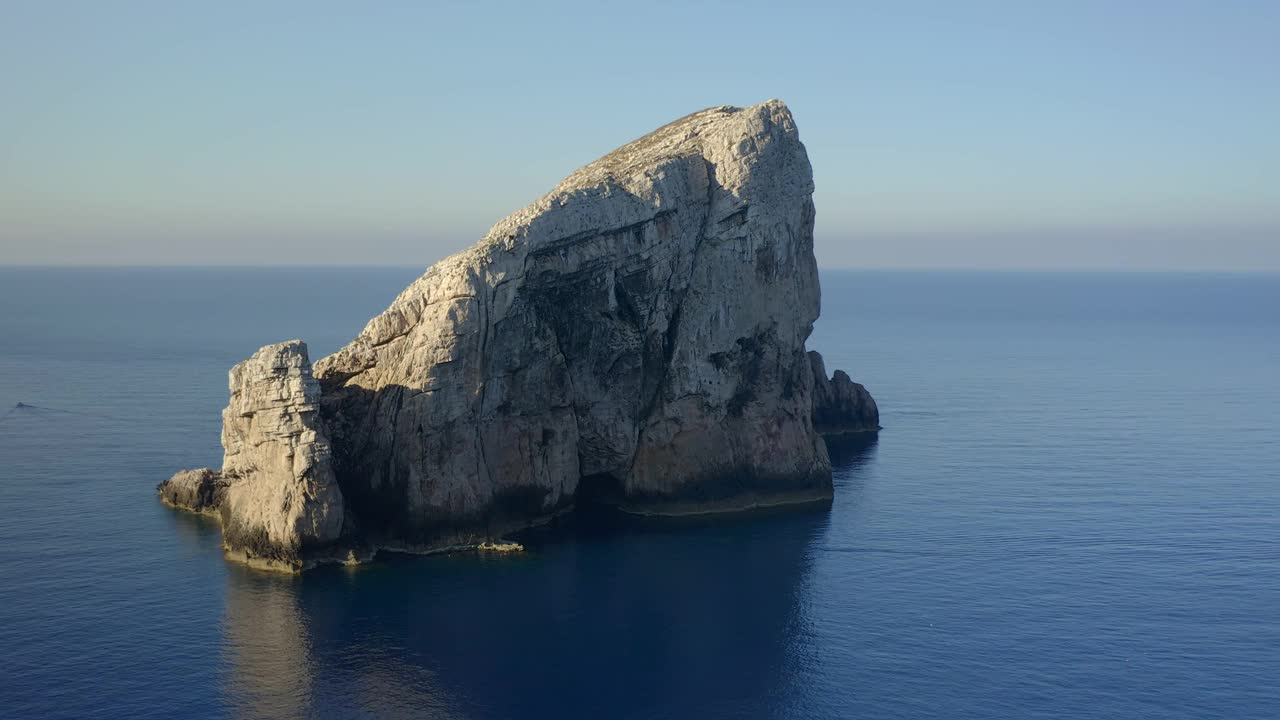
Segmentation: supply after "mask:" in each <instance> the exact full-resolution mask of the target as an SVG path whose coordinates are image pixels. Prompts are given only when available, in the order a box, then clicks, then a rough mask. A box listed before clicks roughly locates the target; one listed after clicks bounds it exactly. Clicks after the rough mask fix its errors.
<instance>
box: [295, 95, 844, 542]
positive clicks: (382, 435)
mask: <svg viewBox="0 0 1280 720" xmlns="http://www.w3.org/2000/svg"><path fill="white" fill-rule="evenodd" d="M812 192H813V178H812V172H811V169H810V165H809V160H808V157H807V155H806V154H805V150H804V146H803V145H802V144H801V143H800V139H799V135H798V134H797V132H796V126H795V123H794V121H793V120H792V117H791V113H790V111H789V110H788V109H787V108H786V106H785V105H783V104H782V103H781V102H777V101H770V102H767V103H764V104H762V105H758V106H755V107H752V108H748V109H738V108H731V107H719V108H712V109H709V110H704V111H702V112H698V113H694V114H692V115H690V116H688V117H685V118H683V119H681V120H678V121H676V122H674V123H671V124H670V125H667V126H665V127H663V128H661V129H659V130H657V131H656V132H654V133H652V134H650V135H648V136H645V137H644V138H641V139H640V140H637V141H635V142H633V143H631V144H629V145H625V146H623V147H622V148H619V149H618V150H617V151H615V152H613V153H611V154H610V155H608V156H606V157H604V158H602V159H600V160H598V161H596V162H594V163H592V164H590V165H588V166H586V167H584V168H582V169H581V170H579V171H577V172H575V173H574V174H573V175H571V176H570V177H569V178H567V179H566V180H565V181H564V182H562V183H561V184H560V186H559V187H557V188H556V189H555V190H553V191H552V192H550V193H549V194H547V195H545V196H544V197H542V198H541V199H540V200H538V201H537V202H535V203H533V204H532V205H530V206H529V207H527V208H525V209H524V210H521V211H519V212H517V213H515V214H514V215H512V216H510V217H508V218H507V219H505V220H503V221H501V222H499V223H498V224H497V225H495V226H494V227H493V229H492V230H490V231H489V233H488V234H487V235H486V236H485V238H484V239H483V240H482V241H481V242H480V243H479V244H478V245H476V246H474V247H472V248H471V249H469V250H466V251H464V252H462V253H459V254H457V255H454V256H452V257H450V258H447V259H445V260H443V261H441V262H440V263H437V264H436V265H435V266H434V267H432V268H431V269H429V270H428V271H427V273H426V274H425V275H424V276H423V277H422V278H420V279H419V280H417V281H416V282H414V283H413V284H412V285H411V286H410V287H409V288H408V289H406V290H405V291H404V292H403V293H401V295H400V297H399V298H397V299H396V300H395V302H394V303H392V305H391V307H390V308H388V309H387V310H386V312H384V313H382V314H381V315H379V316H378V317H375V318H374V319H373V320H371V321H370V322H369V324H368V326H367V327H366V328H365V329H364V331H363V332H362V333H361V334H360V335H359V337H357V338H356V339H355V340H354V341H353V342H352V343H351V344H350V345H348V346H347V347H345V348H343V349H342V350H340V351H338V352H337V353H335V354H334V355H332V356H330V357H327V358H324V359H323V360H321V361H319V362H318V363H317V364H316V375H317V377H318V378H319V379H320V382H321V385H322V386H323V388H324V393H323V394H324V401H323V405H324V414H325V418H326V421H327V422H328V424H329V427H330V431H331V435H332V437H333V442H334V447H335V459H336V465H335V467H336V469H337V472H338V475H339V481H340V483H341V484H342V486H343V488H344V492H345V493H346V495H347V499H348V501H349V502H350V504H351V508H352V510H353V511H354V512H355V513H356V514H357V515H359V516H360V517H361V518H362V521H363V522H362V525H363V526H365V527H368V528H370V529H371V530H372V529H373V528H377V530H376V531H373V532H376V533H378V534H380V535H381V536H380V537H378V538H377V542H378V543H379V544H390V545H404V546H411V547H423V546H433V545H439V544H447V543H453V542H466V541H470V540H476V539H481V538H485V537H489V536H491V535H493V534H495V533H500V532H501V531H502V530H504V529H506V528H509V527H512V526H520V525H524V524H527V523H528V522H529V521H530V520H531V519H534V518H538V517H543V516H546V515H549V514H551V513H554V512H556V511H557V510H559V509H562V508H564V507H567V506H568V505H570V504H571V503H572V502H573V499H574V496H575V494H576V493H577V491H578V488H579V484H580V482H582V483H590V484H592V485H593V486H595V487H594V488H593V489H592V492H593V493H600V494H606V495H610V496H612V497H614V499H615V500H616V501H617V502H619V503H620V504H622V505H623V506H624V507H626V508H630V509H635V510H642V511H655V512H687V511H709V510H720V509H730V508H740V507H749V506H753V505H757V504H771V503H779V502H794V501H810V500H817V499H822V498H827V497H829V496H830V493H831V474H830V467H829V463H828V461H827V455H826V450H825V448H824V446H823V443H822V441H821V439H820V437H819V436H818V434H817V433H816V432H815V431H814V428H813V423H812V419H811V409H812V403H811V400H810V391H811V386H812V374H811V371H810V368H809V364H808V360H807V359H806V357H805V354H804V341H805V338H807V337H808V335H809V333H810V331H811V330H812V327H813V321H814V320H815V319H816V318H817V316H818V297H819V288H818V276H817V266H816V263H815V261H814V256H813V221H814V209H813V202H812V199H811V196H812Z"/></svg>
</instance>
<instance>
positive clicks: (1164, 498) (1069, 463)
mask: <svg viewBox="0 0 1280 720" xmlns="http://www.w3.org/2000/svg"><path fill="white" fill-rule="evenodd" d="M416 274H417V271H415V270H409V269H381V270H370V269H323V270H322V269H297V270H25V269H24V270H19V269H4V270H0V308H2V309H3V312H2V313H0V413H4V412H9V414H8V415H5V416H4V418H3V419H0V717H13V718H43V717H51V718H95V717H111V718H115V717H121V718H151V717H154V718H169V717H193V718H199V717H271V718H274V717H298V716H317V717H447V718H455V717H456V718H471V717H475V718H508V717H548V718H552V717H554V718H562V717H583V718H597V717H622V718H650V717H656V718H676V717H696V718H717V717H720V718H731V717H744V716H761V717H779V718H846V717H875V718H989V717H1009V718H1162V719H1164V718H1188V719H1190V718H1196V719H1200V718H1232V719H1236V720H1239V719H1246V718H1258V719H1262V718H1267V719H1272V718H1276V717H1280V278H1278V277H1276V276H1211V275H1090V274H981V273H834V272H833V273H826V274H825V275H824V276H823V284H824V287H823V290H824V294H823V305H824V315H823V318H822V320H821V321H820V322H819V325H818V328H817V330H816V331H815V334H814V337H813V339H812V340H811V342H810V346H811V347H814V348H817V349H819V350H821V351H823V352H824V354H825V355H826V356H827V366H828V368H832V367H843V368H846V369H848V370H849V371H850V372H851V374H852V375H853V376H854V377H855V378H856V379H858V380H860V381H862V382H865V383H866V384H867V385H868V387H869V388H870V389H871V391H872V392H873V393H874V394H875V396H876V398H877V399H878V401H879V403H880V406H881V409H882V411H883V421H882V422H883V424H884V425H885V430H884V431H883V432H882V433H881V434H880V437H879V440H878V442H875V443H873V444H870V445H869V446H864V447H841V448H837V450H838V452H837V453H836V455H837V456H838V457H837V459H838V468H837V474H836V493H837V494H836V500H835V503H834V505H833V507H832V508H831V509H830V510H829V511H819V512H800V513H795V512H791V513H780V514H770V515H767V516H763V517H752V518H740V519H734V520H728V521H720V522H712V523H705V522H703V523H681V524H671V523H661V524H657V525H641V526H639V527H627V528H620V529H616V530H609V529H604V528H600V527H587V528H581V529H579V530H577V531H574V532H570V531H564V532H559V533H551V534H545V535H538V536H535V537H533V538H531V541H530V552H528V553H526V554H524V555H522V556H519V557H502V558H485V557H476V556H472V555H457V556H448V557H431V558H412V557H410V558H406V557H394V556H393V557H387V558H383V559H381V560H380V561H379V562H377V563H374V564H373V565H371V566H368V567H364V568H360V569H357V570H354V571H348V570H344V569H338V568H330V569H325V570H321V571H317V572H315V573H312V574H308V575H305V576H303V577H301V578H287V577H279V576H274V575H268V574H261V573H257V572H253V571H250V570H246V569H243V568H240V567H237V566H232V565H228V564H226V563H225V562H223V560H222V559H221V556H220V553H219V548H218V531H217V528H216V526H215V525H213V524H211V523H210V522H209V521H207V520H203V519H201V518H196V517H190V516H185V515H182V514H178V513H175V512H173V511H170V510H168V509H166V508H165V507H163V506H162V505H160V503H159V502H157V501H156V499H155V497H154V486H155V484H156V483H157V482H158V481H160V480H161V479H163V478H165V477H167V476H168V475H169V474H170V473H171V472H172V471H173V470H175V469H177V468H180V467H191V466H197V465H216V464H217V462H218V461H219V458H220V448H219V446H218V427H219V420H218V412H219V410H220V408H221V407H222V405H223V404H224V403H225V401H226V387H225V382H226V370H227V368H228V367H230V365H232V364H233V363H234V362H236V361H238V360H240V359H242V358H244V357H246V356H247V355H248V354H249V353H250V352H252V351H253V350H254V349H256V348H257V347H258V346H260V345H262V344H265V343H268V342H275V341H279V340H282V339H286V338H289V337H295V336H300V337H303V338H305V339H307V340H308V341H309V342H310V344H311V347H312V353H313V357H319V356H320V355H322V354H324V353H326V352H329V351H331V350H333V349H335V348H336V347H338V346H339V345H340V344H342V343H343V342H345V341H346V340H347V339H349V338H350V337H351V336H353V335H354V334H355V333H356V332H357V331H358V330H359V328H360V327H361V326H362V324H363V323H364V321H365V320H366V319H367V318H368V317H369V316H371V315H372V314H373V313H374V312H376V311H378V310H380V309H381V308H382V307H384V306H385V304H386V303H387V302H388V301H390V299H391V298H392V297H393V296H394V295H395V294H396V293H397V292H398V291H399V290H400V289H401V287H403V285H404V284H405V283H407V282H408V281H409V280H410V279H411V278H412V277H414V276H416ZM19 401H21V402H24V403H29V404H32V405H35V406H36V407H34V408H25V409H21V410H14V411H9V408H12V407H13V405H14V404H15V403H17V402H19Z"/></svg>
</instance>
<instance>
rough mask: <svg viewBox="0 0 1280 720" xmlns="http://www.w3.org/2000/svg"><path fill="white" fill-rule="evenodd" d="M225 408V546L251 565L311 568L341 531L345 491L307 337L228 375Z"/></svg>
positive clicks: (260, 354) (264, 352)
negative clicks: (339, 479) (323, 420)
mask: <svg viewBox="0 0 1280 720" xmlns="http://www.w3.org/2000/svg"><path fill="white" fill-rule="evenodd" d="M229 385H230V389H231V402H230V404H228V405H227V408H226V409H225V410H223V411H222V447H223V450H224V454H223V457H222V477H223V479H224V480H225V481H227V482H228V485H227V489H226V499H225V500H224V501H223V503H222V507H221V513H222V522H223V541H224V543H225V544H226V546H227V549H228V550H229V551H231V552H232V553H233V554H235V555H237V556H240V557H242V558H243V559H246V560H248V561H251V562H255V563H259V564H265V565H273V564H279V565H283V566H285V567H294V566H302V565H304V564H306V559H307V557H308V556H309V555H311V554H314V553H316V552H319V551H322V550H325V549H327V548H328V546H330V545H332V543H334V542H335V541H336V540H337V539H338V537H339V535H340V534H341V532H342V525H343V502H342V492H341V490H339V488H338V484H337V482H336V480H335V479H334V475H333V468H332V466H331V463H330V446H329V438H328V436H327V434H326V433H325V431H324V428H323V426H322V425H321V423H320V417H319V405H318V402H319V398H320V386H319V384H318V383H317V382H316V380H315V378H313V377H312V375H311V363H310V361H309V359H308V357H307V346H306V344H305V343H303V342H302V341H300V340H293V341H290V342H286V343H280V344H278V345H268V346H267V347H264V348H262V349H261V350H259V351H258V352H256V353H254V354H253V357H251V358H249V359H248V360H245V361H244V362H242V363H240V364H239V365H236V366H235V367H233V368H232V369H231V372H230V374H229Z"/></svg>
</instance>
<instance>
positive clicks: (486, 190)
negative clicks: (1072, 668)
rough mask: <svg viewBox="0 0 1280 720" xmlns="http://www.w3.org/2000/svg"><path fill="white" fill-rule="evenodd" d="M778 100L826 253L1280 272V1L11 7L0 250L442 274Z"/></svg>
mask: <svg viewBox="0 0 1280 720" xmlns="http://www.w3.org/2000/svg"><path fill="white" fill-rule="evenodd" d="M770 97H778V98H781V99H783V100H785V101H786V102H787V103H788V104H789V105H790V106H791V108H792V110H793V112H794V113H795V115H796V119H797V122H798V124H799V127H800V132H801V137H802V138H803V139H804V141H805V144H806V145H807V146H808V148H809V153H810V157H811V159H812V161H813V165H814V174H815V178H816V181H817V187H818V190H817V194H816V202H817V205H818V229H817V252H818V257H819V261H820V263H821V264H822V265H823V266H826V267H837V266H861V267H990V268H999V267H1037V268H1062V269H1065V268H1116V269H1195V268H1202V269H1216V270H1253V269H1265V270H1280V3H1271V2H1264V1H1262V0H1259V1H1257V2H1243V1H1241V2H1232V1H1230V0H1218V1H1216V2H1215V1H1209V0H1205V1H1202V2H1181V1H1178V0H1162V1H1159V2H1156V1H1152V2H1143V1H1142V0H1127V1H1126V2H1119V1H1108V2H1101V1H1098V2H1089V1H1084V2H1080V1H1076V2H1068V1H1066V0H1064V1H1062V2H1049V1H1047V0H1046V1H1044V2H1033V1H1025V2H1014V1H1012V0H1011V1H1009V2H983V1H981V0H970V1H967V2H951V1H947V2H878V3H857V2H850V3H783V2H769V3H756V2H746V1H739V2H732V3H693V2H690V3H663V2H627V3H602V2H590V3H581V4H561V3H554V2H546V1H541V0H540V1H539V2H521V3H510V4H504V5H499V4H484V3H479V2H477V3H449V4H438V5H435V4H431V3H426V2H404V3H393V2H385V3H359V2H334V3H329V2H315V1H313V2H305V3H288V2H230V1H223V2H203V3H197V2H154V3H152V2H126V1H124V0H120V1H117V2H96V1H94V2H88V1H86V2H60V1H57V0H31V1H30V2H0V263H76V264H97V263H110V264H191V263H196V264H200V263H215V264H278V263H379V264H381V263H388V264H411V265H424V266H425V265H426V264H429V263H431V262H433V261H435V260H437V259H439V258H440V257H442V256H443V255H445V254H447V253H449V252H452V251H454V250H456V249H459V248H461V247H464V246H466V245H469V244H471V243H472V242H474V241H475V240H476V239H478V238H479V237H480V236H481V235H482V234H483V233H484V231H485V230H486V229H487V228H488V227H489V226H490V225H492V224H493V223H494V222H496V221H497V220H498V219H499V218H501V217H502V216H504V215H506V214H508V213H510V212H512V211H513V210H516V209H517V208H519V207H521V206H523V205H525V204H527V203H528V202H530V201H532V200H533V199H535V198H536V197H537V196H539V195H540V194H542V193H543V192H545V191H546V190H548V189H550V188H551V187H552V186H554V185H555V183H556V182H557V181H559V180H560V178H562V177H563V176H564V175H566V174H568V173H569V172H570V171H572V170H573V169H574V168H575V167H577V166H579V165H582V164H583V163H586V162H588V161H590V160H592V159H593V158H595V157H596V156H598V155H601V154H603V153H604V152H607V151H608V150H610V149H611V148H613V147H615V146H617V145H619V144H621V143H623V142H625V141H627V140H629V139H632V138H634V137H636V136H638V135H641V134H643V133H645V132H647V131H649V130H651V129H653V128H655V127H657V126H659V125H661V124H663V123H665V122H667V121H669V120H672V119H674V118H676V117H678V116H681V115H684V114H686V113H688V112H690V111H693V110H696V109H699V108H702V107H707V106H711V105H719V104H726V103H727V104H735V105H747V104H752V103H756V102H760V101H762V100H765V99H767V98H770Z"/></svg>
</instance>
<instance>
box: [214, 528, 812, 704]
mask: <svg viewBox="0 0 1280 720" xmlns="http://www.w3.org/2000/svg"><path fill="white" fill-rule="evenodd" d="M602 512H607V511H605V510H603V509H602ZM600 520H601V518H600V517H596V516H591V515H589V514H584V515H582V516H580V517H579V516H575V517H574V519H573V521H572V522H565V523H562V524H560V525H558V526H556V527H551V528H545V529H541V530H537V531H532V532H529V533H526V534H525V536H524V537H522V539H523V540H524V541H525V542H526V543H527V548H528V551H527V552H525V553H521V554H517V555H513V556H503V557H492V556H483V555H477V554H475V553H456V554H452V555H441V556H435V557H432V558H420V557H413V556H405V555H395V554H383V555H381V556H380V557H379V559H378V561H376V562H374V563H372V564H370V565H367V566H361V567H358V568H340V567H326V568H321V569H318V570H316V571H315V572H313V573H309V574H306V575H303V576H298V577H287V576H284V577H282V576H271V575H266V574H263V573H255V572H252V571H249V570H245V569H242V568H236V569H234V570H232V571H231V572H229V573H228V579H229V589H228V592H229V598H228V603H227V615H226V642H227V646H228V647H229V648H230V651H229V652H228V654H227V657H228V658H229V660H230V666H231V668H230V670H229V675H228V680H229V682H230V683H231V684H232V686H233V688H236V690H237V691H236V692H233V693H232V696H233V697H235V698H237V702H238V703H239V704H238V705H237V707H236V708H234V709H235V711H236V714H238V715H242V716H246V717H291V716H299V715H301V716H311V717H346V716H353V715H360V714H368V713H370V712H375V714H376V715H378V716H380V717H422V716H424V713H425V714H426V715H427V716H433V717H434V716H438V717H476V718H489V717H493V718H504V717H516V716H519V717H555V718H573V717H583V718H586V717H590V718H597V717H654V716H658V715H662V714H663V713H667V712H670V711H671V710H672V709H675V708H678V709H679V711H680V713H681V714H685V715H688V716H696V717H742V716H761V715H765V716H768V715H776V714H778V712H779V709H780V708H782V707H784V706H785V705H786V703H787V700H786V699H787V697H789V696H791V695H792V693H793V692H795V688H796V687H797V686H799V685H802V684H803V683H804V682H805V678H804V677H803V676H801V675H799V674H797V673H796V669H797V668H799V667H801V666H802V663H800V662H799V660H798V659H797V658H796V657H795V656H794V655H795V646H794V642H795V637H796V635H797V633H802V632H803V625H804V623H805V618H806V617H807V614H808V613H807V612H806V609H805V603H806V602H807V601H806V586H807V583H808V575H809V572H810V567H811V563H812V556H813V552H814V547H813V546H814V543H815V540H816V539H818V538H820V537H821V536H822V535H823V533H824V531H825V529H826V527H827V525H828V522H829V518H828V510H826V509H817V510H815V509H813V508H809V509H806V510H798V509H792V510H791V511H789V512H784V511H780V510H773V511H767V512H760V513H752V514H750V515H749V516H748V517H743V518H737V517H735V518H732V519H725V518H717V519H714V520H712V519H707V518H700V519H691V518H680V519H661V520H655V519H646V518H632V521H629V522H625V523H623V524H621V525H619V524H609V523H603V522H597V521H600Z"/></svg>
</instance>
